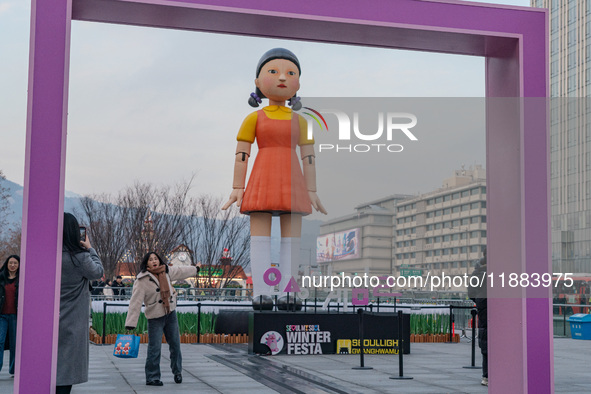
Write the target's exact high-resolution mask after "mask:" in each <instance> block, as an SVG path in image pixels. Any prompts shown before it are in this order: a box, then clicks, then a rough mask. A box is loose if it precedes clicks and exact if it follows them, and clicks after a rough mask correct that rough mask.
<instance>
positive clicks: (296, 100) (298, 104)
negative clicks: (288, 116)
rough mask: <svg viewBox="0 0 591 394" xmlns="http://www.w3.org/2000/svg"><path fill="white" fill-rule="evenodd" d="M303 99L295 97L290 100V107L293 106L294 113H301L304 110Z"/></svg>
mask: <svg viewBox="0 0 591 394" xmlns="http://www.w3.org/2000/svg"><path fill="white" fill-rule="evenodd" d="M300 100H301V97H298V96H293V97H292V98H290V99H289V105H290V106H291V109H293V110H294V111H299V110H300V109H302V103H301V102H300Z"/></svg>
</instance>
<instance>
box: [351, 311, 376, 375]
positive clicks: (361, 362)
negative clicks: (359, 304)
mask: <svg viewBox="0 0 591 394" xmlns="http://www.w3.org/2000/svg"><path fill="white" fill-rule="evenodd" d="M363 312H364V311H363V309H361V308H359V309H357V314H358V315H359V346H360V349H361V351H360V352H359V366H358V367H353V369H373V368H372V367H366V366H365V359H364V354H365V346H364V341H365V336H364V335H363Z"/></svg>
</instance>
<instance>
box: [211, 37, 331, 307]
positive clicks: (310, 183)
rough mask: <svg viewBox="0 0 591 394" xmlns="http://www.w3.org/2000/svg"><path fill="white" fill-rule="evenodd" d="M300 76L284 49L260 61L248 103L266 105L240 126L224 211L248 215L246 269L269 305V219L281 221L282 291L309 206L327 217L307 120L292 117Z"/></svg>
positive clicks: (295, 261) (294, 266)
mask: <svg viewBox="0 0 591 394" xmlns="http://www.w3.org/2000/svg"><path fill="white" fill-rule="evenodd" d="M300 75H301V67H300V62H299V60H298V58H297V57H296V56H295V55H294V54H293V53H292V52H291V51H289V50H287V49H284V48H275V49H271V50H269V51H267V52H266V53H265V54H264V55H263V56H262V57H261V59H260V60H259V62H258V64H257V68H256V79H255V81H254V82H255V86H256V90H255V92H254V93H251V95H250V98H249V100H248V103H249V104H250V105H251V106H252V107H258V106H259V104H260V103H262V99H264V98H266V99H268V100H269V105H268V106H266V107H264V108H263V109H260V110H258V111H255V112H253V113H251V114H250V115H248V116H247V117H246V119H244V121H243V122H242V126H241V127H240V130H239V132H238V137H237V140H238V144H237V146H236V158H235V165H234V181H233V184H232V189H233V190H232V193H231V195H230V198H229V200H228V202H227V203H226V204H225V205H224V206H223V208H222V209H228V207H230V206H231V205H232V204H233V203H236V205H238V206H239V207H240V212H242V213H244V214H246V215H250V235H251V241H250V264H251V268H252V281H253V302H255V303H256V302H257V301H258V300H259V299H263V298H265V299H266V300H265V301H264V302H267V303H268V302H272V301H270V299H269V298H268V296H269V294H270V293H271V292H272V289H271V288H270V287H269V285H267V284H266V283H265V281H264V279H263V275H264V273H265V272H266V271H267V269H269V268H271V219H272V217H273V216H279V218H280V223H281V251H280V259H279V267H278V269H279V271H280V273H281V281H280V283H279V287H278V290H279V291H280V292H283V291H285V289H286V287H287V285H288V283H289V281H290V279H291V278H292V277H293V278H297V274H298V268H299V255H300V235H301V228H302V217H303V216H304V215H308V214H310V213H312V207H314V208H315V209H316V210H317V211H319V212H322V213H324V214H326V210H325V209H324V207H323V206H322V203H321V202H320V199H319V198H318V196H317V195H316V168H315V156H314V140H313V139H311V138H308V133H307V123H306V120H305V119H304V118H303V117H301V116H299V115H298V114H296V113H295V112H294V111H297V110H299V109H300V108H301V106H302V105H301V103H300V100H299V97H297V96H296V93H297V91H298V90H299V89H300ZM286 102H289V105H290V106H291V108H288V107H287V106H286ZM255 140H256V142H257V146H258V149H259V151H258V153H257V155H256V159H255V163H254V166H253V168H252V171H251V174H250V177H249V179H248V185H247V184H246V173H247V170H248V160H249V158H250V150H251V145H252V144H253V143H254V142H255ZM297 146H299V148H300V149H299V150H300V157H301V161H302V165H301V166H300V160H299V159H298V156H297V153H296V147H297ZM302 168H303V172H302ZM245 187H246V188H245ZM261 296H262V297H261Z"/></svg>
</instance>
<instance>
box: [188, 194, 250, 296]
mask: <svg viewBox="0 0 591 394" xmlns="http://www.w3.org/2000/svg"><path fill="white" fill-rule="evenodd" d="M222 205H223V200H222V199H221V198H214V197H212V196H211V195H205V196H201V197H199V198H197V199H195V200H192V201H191V214H190V216H189V217H188V218H187V221H186V224H185V227H184V229H185V232H184V234H183V240H184V241H183V243H184V244H185V245H187V246H188V247H189V249H191V250H192V251H193V253H194V256H192V259H193V261H200V262H201V263H202V264H203V265H202V268H201V269H202V271H201V275H200V279H201V285H204V286H205V287H216V284H214V282H215V281H214V279H215V280H219V282H218V283H217V287H220V288H222V287H226V285H227V284H228V283H229V282H230V281H231V280H232V279H234V278H236V276H237V275H238V274H239V273H240V272H243V270H246V268H247V267H248V265H249V263H250V224H249V221H248V219H247V218H245V217H244V216H242V215H240V213H239V212H238V209H237V208H235V207H234V208H232V209H229V210H227V211H222V210H221V206H222ZM224 248H227V249H229V252H230V256H231V260H229V259H222V253H223V251H224ZM222 272H223V275H220V274H221V273H222Z"/></svg>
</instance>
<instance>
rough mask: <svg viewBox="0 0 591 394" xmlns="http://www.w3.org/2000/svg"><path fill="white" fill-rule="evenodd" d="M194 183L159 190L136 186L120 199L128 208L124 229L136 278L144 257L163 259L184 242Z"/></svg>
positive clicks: (122, 205)
mask: <svg viewBox="0 0 591 394" xmlns="http://www.w3.org/2000/svg"><path fill="white" fill-rule="evenodd" d="M191 183H192V179H191V180H189V181H187V182H183V183H180V184H178V185H176V186H175V187H174V188H173V187H170V186H162V187H156V186H154V185H152V184H149V183H135V184H134V185H133V186H131V187H128V188H127V189H125V190H124V191H123V192H122V193H121V194H120V195H119V198H118V205H120V206H121V207H124V208H125V216H124V226H125V232H126V234H127V239H128V241H129V249H130V251H131V253H132V255H133V256H134V262H135V265H134V267H133V268H134V270H135V272H134V274H137V273H138V271H139V264H140V262H141V259H142V258H143V256H144V254H145V253H146V252H148V251H155V252H157V253H158V254H160V256H162V257H163V258H166V257H167V255H168V254H169V253H170V252H171V251H172V250H173V249H174V248H175V247H177V246H178V245H179V244H180V243H181V240H182V237H181V236H182V233H183V227H184V224H185V221H186V217H185V215H186V214H187V207H188V202H189V197H188V193H189V190H190V188H191Z"/></svg>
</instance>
